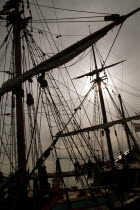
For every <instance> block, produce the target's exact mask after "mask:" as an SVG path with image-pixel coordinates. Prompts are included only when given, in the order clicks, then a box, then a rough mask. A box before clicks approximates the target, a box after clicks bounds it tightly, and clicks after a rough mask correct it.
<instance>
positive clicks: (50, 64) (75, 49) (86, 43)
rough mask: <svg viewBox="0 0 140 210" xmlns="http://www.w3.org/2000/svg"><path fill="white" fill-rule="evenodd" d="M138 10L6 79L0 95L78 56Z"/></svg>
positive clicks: (139, 9)
mask: <svg viewBox="0 0 140 210" xmlns="http://www.w3.org/2000/svg"><path fill="white" fill-rule="evenodd" d="M138 11H140V8H137V9H136V10H134V11H132V12H130V13H128V14H127V15H123V16H120V17H119V18H118V19H117V20H115V21H114V22H112V23H110V24H109V25H107V26H105V27H103V28H102V29H100V30H98V31H96V32H95V33H92V34H91V35H89V36H87V37H86V38H84V39H82V40H80V41H79V42H76V43H75V44H73V45H71V46H70V47H68V48H66V49H64V50H62V51H61V52H59V53H57V54H56V55H54V56H52V57H51V58H49V59H47V60H46V61H44V62H42V63H40V64H39V65H37V66H36V67H34V68H32V69H31V70H29V71H27V72H25V73H23V74H21V75H20V76H19V77H17V78H14V79H10V80H8V81H6V82H5V83H3V85H2V87H1V88H0V96H2V95H4V94H5V93H7V92H9V91H11V90H13V89H14V88H16V87H17V86H18V85H20V84H22V83H23V82H25V81H26V80H28V79H29V78H31V77H33V76H35V75H37V74H39V73H42V72H47V71H50V70H52V69H54V68H58V67H59V66H61V65H63V64H66V63H67V62H69V61H70V60H72V59H73V58H75V57H76V56H78V55H79V54H80V53H82V52H83V51H85V50H86V49H87V48H88V47H90V46H91V45H93V44H94V43H96V42H97V41H98V40H99V39H101V38H102V37H104V36H105V35H106V34H107V32H109V31H110V30H112V29H113V28H114V27H115V26H118V25H120V24H122V23H123V22H124V21H125V20H126V19H127V18H128V17H130V16H131V15H133V14H135V13H136V12H138Z"/></svg>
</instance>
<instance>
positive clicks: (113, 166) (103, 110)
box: [92, 45, 115, 170]
mask: <svg viewBox="0 0 140 210" xmlns="http://www.w3.org/2000/svg"><path fill="white" fill-rule="evenodd" d="M92 50H93V57H94V62H95V70H97V71H96V83H97V86H98V91H99V98H100V104H101V110H102V117H103V123H108V121H107V115H106V109H105V103H104V97H103V92H102V87H101V82H102V78H101V77H100V75H99V73H100V72H99V71H98V67H97V62H96V56H95V51H94V47H93V45H92ZM104 131H105V134H106V139H107V146H108V153H109V158H110V164H111V168H112V170H115V162H114V156H113V149H112V144H111V138H110V130H109V128H105V129H104Z"/></svg>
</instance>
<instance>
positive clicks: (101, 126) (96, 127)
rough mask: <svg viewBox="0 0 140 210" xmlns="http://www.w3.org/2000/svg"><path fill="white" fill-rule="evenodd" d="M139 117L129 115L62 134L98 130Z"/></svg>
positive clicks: (70, 134) (63, 135)
mask: <svg viewBox="0 0 140 210" xmlns="http://www.w3.org/2000/svg"><path fill="white" fill-rule="evenodd" d="M139 119H140V115H136V116H132V117H127V118H125V119H121V120H115V121H112V122H108V123H103V124H100V125H95V126H91V127H87V128H83V129H80V130H75V131H71V132H69V133H64V134H61V137H65V136H73V135H78V134H80V133H84V132H90V131H96V130H99V129H106V128H109V127H112V126H114V125H117V124H123V123H125V122H129V121H131V120H139Z"/></svg>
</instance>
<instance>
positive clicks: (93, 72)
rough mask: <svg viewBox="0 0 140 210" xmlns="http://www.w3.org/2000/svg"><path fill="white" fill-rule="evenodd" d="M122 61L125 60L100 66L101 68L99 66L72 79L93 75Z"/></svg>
mask: <svg viewBox="0 0 140 210" xmlns="http://www.w3.org/2000/svg"><path fill="white" fill-rule="evenodd" d="M124 61H125V60H123V61H120V62H118V63H114V64H111V65H109V66H104V67H102V68H100V69H98V70H93V71H91V72H89V73H87V74H83V75H81V76H79V77H75V78H74V79H80V78H82V77H85V76H93V75H95V74H97V72H102V71H104V70H105V69H108V68H111V67H113V66H116V65H118V64H120V63H123V62H124Z"/></svg>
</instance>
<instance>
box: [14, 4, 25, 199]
mask: <svg viewBox="0 0 140 210" xmlns="http://www.w3.org/2000/svg"><path fill="white" fill-rule="evenodd" d="M19 6H20V0H17V3H16V5H15V17H17V18H16V20H15V22H14V27H13V36H14V38H13V40H14V51H15V56H14V64H15V75H16V77H19V76H20V75H21V74H22V64H21V57H22V55H21V39H20V37H21V17H20V11H19ZM15 93H16V122H17V152H18V169H20V170H22V173H21V174H22V175H21V177H20V178H19V181H18V185H19V187H18V194H19V196H24V195H25V194H26V187H25V184H23V182H24V180H23V179H22V178H23V174H24V173H25V171H26V154H25V135H24V114H23V100H22V97H23V95H22V85H19V87H18V88H17V89H16V90H15ZM22 181H23V182H22Z"/></svg>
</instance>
